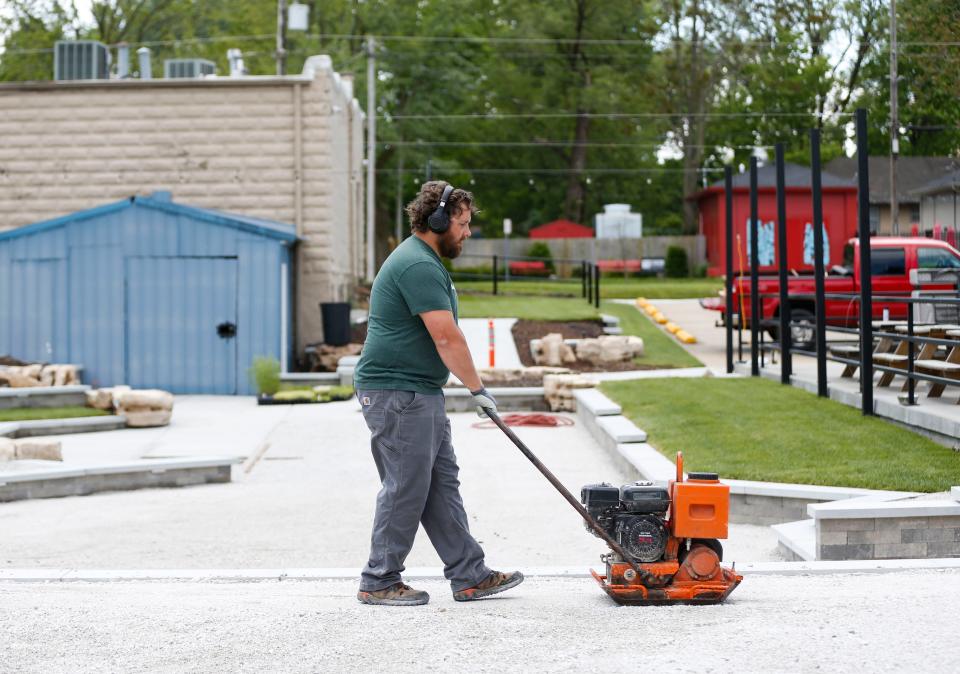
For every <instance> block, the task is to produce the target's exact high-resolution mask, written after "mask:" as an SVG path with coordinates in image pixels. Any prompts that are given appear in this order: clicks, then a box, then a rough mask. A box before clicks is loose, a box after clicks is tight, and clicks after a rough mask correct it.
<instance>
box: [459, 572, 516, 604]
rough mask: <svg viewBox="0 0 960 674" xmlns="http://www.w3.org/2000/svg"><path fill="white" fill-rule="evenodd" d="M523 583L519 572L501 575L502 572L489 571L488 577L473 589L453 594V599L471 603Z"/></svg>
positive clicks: (469, 588)
mask: <svg viewBox="0 0 960 674" xmlns="http://www.w3.org/2000/svg"><path fill="white" fill-rule="evenodd" d="M522 582H523V574H522V573H520V572H519V571H514V572H513V573H503V572H502V571H491V572H490V575H489V576H487V577H486V578H484V579H483V580H482V581H480V582H479V583H478V584H477V585H474V586H473V587H468V588H467V589H465V590H460V591H458V592H454V593H453V598H454V599H456V600H457V601H473V600H474V599H483V598H484V597H489V596H490V595H492V594H497V593H499V592H503V591H504V590H509V589H510V588H511V587H516V586H517V585H519V584H520V583H522Z"/></svg>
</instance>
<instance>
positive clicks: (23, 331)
mask: <svg viewBox="0 0 960 674" xmlns="http://www.w3.org/2000/svg"><path fill="white" fill-rule="evenodd" d="M12 267H13V279H14V287H15V288H16V287H18V286H19V290H18V291H15V292H14V293H13V297H12V306H11V309H12V311H11V315H12V316H15V317H16V320H17V325H16V326H15V329H14V330H13V331H12V334H11V336H12V342H11V344H10V355H11V356H13V357H15V358H19V359H20V360H27V361H38V362H41V363H55V362H66V361H67V360H68V359H69V357H68V354H67V353H66V348H65V344H63V343H62V341H63V340H62V339H60V336H61V335H63V334H65V332H66V326H65V325H61V323H62V322H63V321H64V320H65V319H64V315H65V312H64V311H63V309H64V307H66V297H64V294H63V288H62V286H63V283H62V281H63V278H62V274H63V261H62V260H54V259H50V260H14V261H13V265H12Z"/></svg>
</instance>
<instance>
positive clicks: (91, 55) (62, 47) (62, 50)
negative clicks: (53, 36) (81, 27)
mask: <svg viewBox="0 0 960 674" xmlns="http://www.w3.org/2000/svg"><path fill="white" fill-rule="evenodd" d="M109 78H110V50H109V49H107V45H105V44H103V43H101V42H96V41H94V40H70V41H67V40H58V41H57V42H56V44H55V45H54V47H53V79H55V80H58V81H62V80H105V79H109Z"/></svg>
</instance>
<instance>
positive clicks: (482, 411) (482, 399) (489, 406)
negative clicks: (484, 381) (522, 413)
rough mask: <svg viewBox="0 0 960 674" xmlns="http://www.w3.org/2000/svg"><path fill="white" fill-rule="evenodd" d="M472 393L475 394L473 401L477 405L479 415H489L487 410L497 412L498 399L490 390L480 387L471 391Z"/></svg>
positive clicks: (481, 416) (482, 416)
mask: <svg viewBox="0 0 960 674" xmlns="http://www.w3.org/2000/svg"><path fill="white" fill-rule="evenodd" d="M470 395H472V396H473V402H474V403H475V404H476V406H477V416H478V417H480V418H481V419H482V418H484V417H486V416H489V414H487V412H492V413H493V414H497V401H496V399H495V398H494V397H493V396H492V395H490V392H489V391H487V389H485V388H481V389H478V390H476V391H470Z"/></svg>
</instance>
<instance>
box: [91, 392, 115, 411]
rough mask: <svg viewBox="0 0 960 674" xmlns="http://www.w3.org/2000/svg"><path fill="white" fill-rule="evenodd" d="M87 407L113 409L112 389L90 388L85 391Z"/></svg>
mask: <svg viewBox="0 0 960 674" xmlns="http://www.w3.org/2000/svg"><path fill="white" fill-rule="evenodd" d="M86 396H87V407H92V408H93V409H95V410H107V411H109V410H112V409H113V391H111V390H110V389H108V388H98V389H92V390H90V391H87V392H86Z"/></svg>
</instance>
